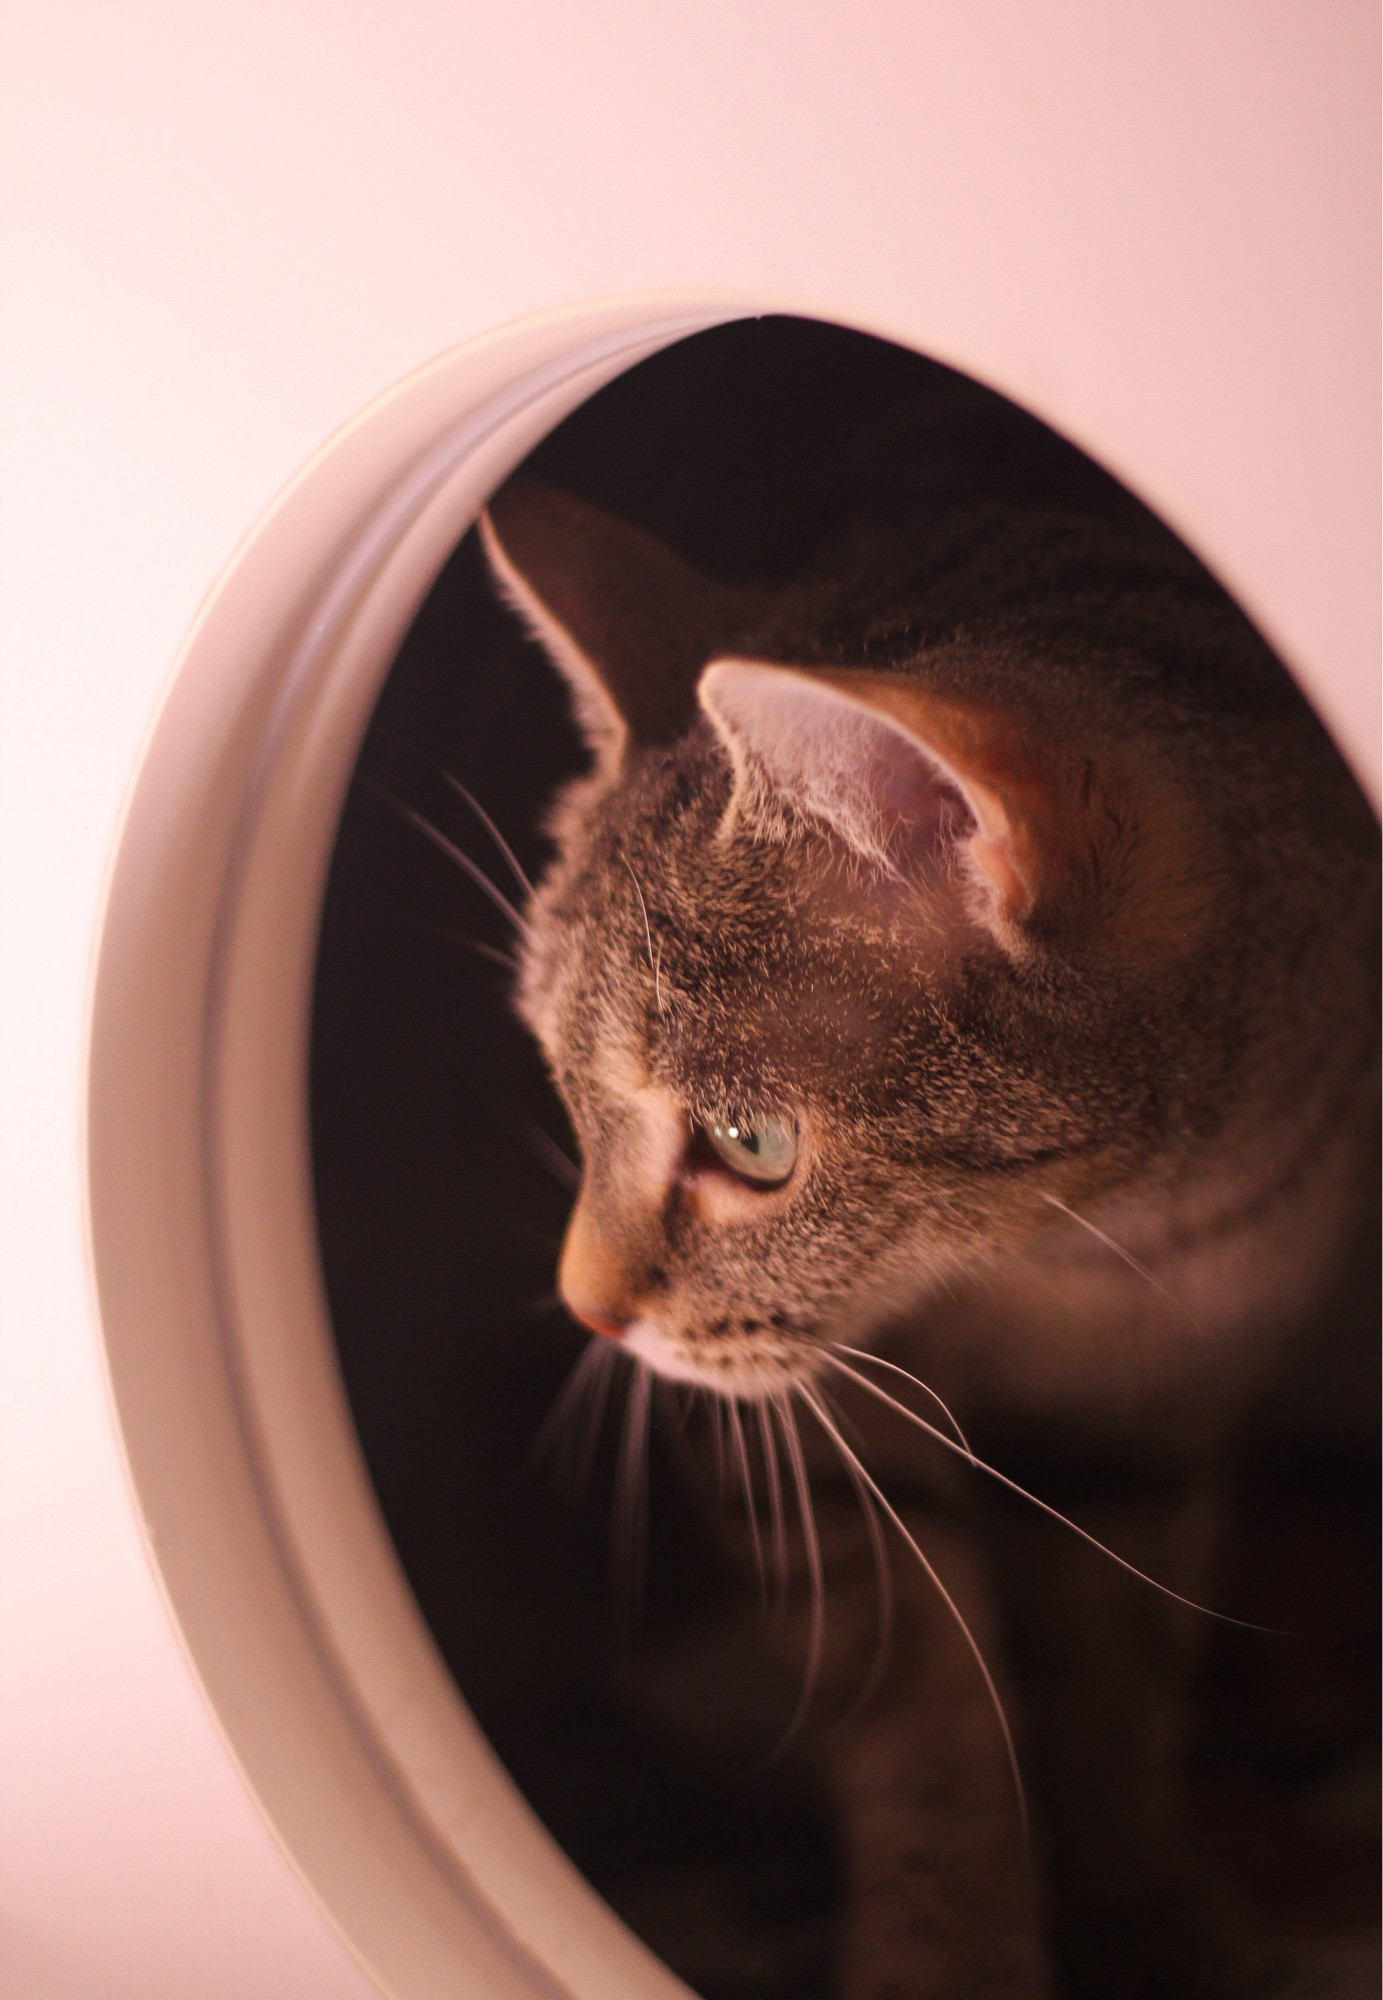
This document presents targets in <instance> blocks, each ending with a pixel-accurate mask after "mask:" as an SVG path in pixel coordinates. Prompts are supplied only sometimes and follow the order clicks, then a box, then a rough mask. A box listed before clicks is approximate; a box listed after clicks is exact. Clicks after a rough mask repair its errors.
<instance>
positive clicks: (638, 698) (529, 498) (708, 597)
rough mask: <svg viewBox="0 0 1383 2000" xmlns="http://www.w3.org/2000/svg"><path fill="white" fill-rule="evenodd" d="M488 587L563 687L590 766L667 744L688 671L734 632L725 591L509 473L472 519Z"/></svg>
mask: <svg viewBox="0 0 1383 2000" xmlns="http://www.w3.org/2000/svg"><path fill="white" fill-rule="evenodd" d="M480 535H481V540H482V542H483V544H484V548H485V553H486V556H487V557H488V559H489V563H490V568H491V571H492V573H493V575H494V577H495V579H496V581H497V583H498V584H499V587H500V590H501V591H502V592H503V594H504V597H505V598H506V599H507V601H508V603H509V604H510V605H511V606H512V607H513V609H514V610H515V611H517V613H518V614H519V616H520V617H521V618H522V619H523V621H524V623H525V624H526V625H527V627H528V629H529V631H530V632H531V633H532V634H533V636H534V637H535V638H536V639H538V640H539V641H541V643H542V644H543V646H544V647H546V649H547V652H548V654H549V656H550V658H551V659H552V661H553V663H554V665H555V666H556V667H557V668H558V670H559V672H560V673H561V674H562V675H563V677H564V678H565V679H566V681H567V683H568V686H569V687H570V688H571V691H572V696H573V700H574V704H575V708H576V716H577V721H578V722H579V723H580V725H581V728H582V730H583V731H584V733H585V735H586V738H587V741H588V742H589V743H590V745H591V747H592V749H593V750H594V751H595V753H596V756H597V758H598V759H599V761H600V763H601V765H602V766H603V767H604V768H606V769H608V770H614V769H615V768H617V767H618V765H619V764H620V762H621V760H622V758H623V756H624V753H625V750H626V748H627V747H628V746H630V745H634V746H639V747H642V746H645V745H652V744H660V743H673V742H675V741H676V740H677V739H678V737H680V736H683V735H685V734H686V732H687V730H688V729H689V728H690V727H691V724H692V723H693V721H694V720H695V717H696V697H695V683H696V674H697V670H698V668H700V667H701V666H702V665H703V663H704V662H705V661H706V660H707V659H708V658H709V657H710V655H711V654H712V653H713V652H714V651H715V650H716V649H717V645H723V644H724V642H725V639H726V636H727V634H728V633H729V632H730V631H731V630H733V629H734V625H735V622H736V621H735V615H734V614H735V605H736V596H735V593H734V592H732V591H728V590H725V589H722V588H721V587H720V586H719V585H717V584H714V583H712V582H711V581H710V580H709V579H708V578H706V577H703V576H701V575H699V574H698V573H697V572H696V571H695V570H694V569H692V568H691V566H690V565H689V564H687V563H684V562H683V561H682V560H681V559H680V557H678V556H675V555H674V554H673V553H672V551H671V550H670V549H666V548H664V547H663V546H662V544H661V543H660V542H657V541H655V540H654V538H653V537H652V536H651V535H648V534H646V533H645V532H644V531H643V530H642V529H641V528H635V527H631V526H630V524H629V523H628V522H626V521H619V520H616V519H615V517H614V516H613V515H611V514H607V513H605V512H604V510H603V509H602V508H599V507H594V506H592V505H591V504H590V503H589V502H588V501H585V500H578V499H577V498H575V496H574V495H572V494H569V493H563V492H561V491H560V490H559V489H558V488H557V487H555V486H548V485H546V484H545V483H544V482H543V481H541V480H538V479H532V478H529V477H526V476H520V477H519V478H516V479H511V480H510V481H509V483H508V485H507V486H503V487H501V488H500V490H499V492H498V493H497V494H495V496H494V498H493V499H492V500H491V501H490V504H489V506H488V507H487V509H486V510H485V512H484V513H483V514H482V515H481V517H480Z"/></svg>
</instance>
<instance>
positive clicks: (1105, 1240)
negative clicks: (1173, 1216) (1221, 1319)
mask: <svg viewBox="0 0 1383 2000" xmlns="http://www.w3.org/2000/svg"><path fill="white" fill-rule="evenodd" d="M1042 1199H1043V1201H1045V1202H1046V1203H1047V1204H1048V1206H1049V1207H1051V1208H1058V1209H1060V1210H1061V1213H1062V1214H1063V1215H1066V1216H1069V1217H1070V1219H1071V1221H1072V1222H1076V1223H1079V1224H1080V1226H1081V1228H1082V1229H1084V1230H1087V1231H1088V1232H1089V1233H1090V1235H1091V1236H1093V1237H1094V1239H1095V1241H1096V1242H1097V1243H1102V1244H1103V1245H1104V1247H1105V1249H1106V1250H1108V1251H1110V1252H1111V1253H1112V1254H1113V1255H1114V1256H1116V1257H1118V1258H1119V1259H1120V1261H1121V1262H1122V1263H1125V1264H1127V1265H1128V1267H1129V1269H1130V1271H1136V1272H1137V1273H1138V1275H1139V1277H1140V1278H1142V1279H1143V1280H1144V1281H1145V1282H1146V1283H1147V1284H1149V1285H1151V1286H1152V1288H1153V1290H1154V1291H1155V1292H1156V1293H1157V1295H1158V1297H1159V1298H1163V1299H1165V1300H1166V1301H1167V1303H1168V1305H1169V1306H1172V1307H1173V1308H1174V1309H1175V1310H1176V1311H1177V1312H1178V1313H1180V1315H1181V1317H1182V1318H1183V1319H1184V1320H1185V1321H1186V1324H1187V1325H1188V1326H1189V1327H1190V1328H1191V1329H1192V1330H1193V1331H1194V1332H1196V1333H1201V1334H1203V1333H1204V1332H1205V1328H1204V1327H1203V1326H1201V1325H1200V1323H1199V1321H1197V1320H1196V1319H1194V1318H1193V1317H1192V1315H1191V1314H1190V1313H1189V1312H1188V1311H1187V1310H1186V1307H1185V1306H1184V1305H1183V1304H1182V1302H1181V1300H1180V1299H1179V1298H1178V1297H1177V1295H1176V1293H1175V1292H1169V1291H1168V1290H1167V1287H1166V1286H1165V1285H1164V1284H1162V1283H1161V1281H1160V1280H1159V1279H1157V1278H1155V1277H1154V1276H1153V1274H1152V1272H1151V1271H1150V1270H1149V1269H1148V1267H1147V1265H1146V1264H1140V1263H1139V1261H1138V1259H1137V1258H1136V1257H1135V1256H1134V1254H1133V1252H1132V1251H1131V1250H1125V1248H1124V1246H1123V1244H1122V1243H1116V1242H1115V1241H1114V1238H1113V1237H1112V1236H1106V1235H1105V1232H1104V1231H1103V1229H1097V1228H1096V1227H1095V1225H1094V1223H1093V1222H1087V1221H1086V1219H1085V1217H1084V1216H1083V1215H1077V1213H1076V1211H1075V1209H1073V1208H1068V1207H1067V1205H1066V1203H1065V1202H1064V1201H1058V1199H1057V1197H1056V1196H1055V1195H1054V1194H1045V1193H1044V1195H1043V1197H1042Z"/></svg>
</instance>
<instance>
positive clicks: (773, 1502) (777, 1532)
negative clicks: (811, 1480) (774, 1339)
mask: <svg viewBox="0 0 1383 2000" xmlns="http://www.w3.org/2000/svg"><path fill="white" fill-rule="evenodd" d="M755 1407H756V1409H757V1411H758V1417H759V1442H760V1444H761V1445H762V1447H763V1455H764V1483H765V1484H766V1486H767V1487H768V1522H769V1536H770V1540H771V1546H772V1549H773V1573H774V1576H775V1578H776V1581H777V1589H778V1602H779V1605H780V1606H781V1605H783V1604H785V1603H786V1601H787V1594H788V1523H787V1514H786V1512H785V1510H784V1507H783V1475H782V1469H781V1467H780V1465H779V1463H778V1447H777V1444H776V1443H775V1442H774V1437H773V1419H772V1416H771V1414H770V1411H769V1407H768V1404H767V1402H766V1401H765V1400H764V1398H763V1397H760V1398H759V1401H758V1403H757V1404H756V1406H755Z"/></svg>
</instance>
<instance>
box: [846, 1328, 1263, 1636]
mask: <svg viewBox="0 0 1383 2000" xmlns="http://www.w3.org/2000/svg"><path fill="white" fill-rule="evenodd" d="M827 1359H828V1361H829V1363H830V1366H831V1367H832V1368H834V1369H836V1370H837V1371H838V1373H840V1374H841V1375H847V1376H848V1377H849V1378H850V1380H851V1381H852V1382H854V1383H855V1384H856V1385H857V1387H859V1388H861V1389H863V1390H865V1391H866V1393H867V1394H869V1395H871V1396H874V1397H875V1398H877V1400H878V1401H879V1402H881V1403H883V1404H885V1405H886V1407H887V1408H888V1409H890V1410H895V1411H896V1412H897V1414H898V1415H899V1416H900V1417H906V1419H907V1421H908V1422H909V1423H910V1424H915V1425H916V1426H917V1428H918V1430H920V1431H925V1432H926V1434H927V1436H928V1437H929V1438H932V1439H933V1440H934V1441H935V1442H936V1443H937V1444H939V1445H942V1446H943V1447H944V1448H945V1449H946V1450H947V1451H950V1452H954V1453H955V1454H956V1456H957V1457H958V1458H963V1459H964V1460H965V1462H966V1464H967V1465H970V1466H973V1467H974V1469H975V1471H976V1472H982V1473H984V1475H985V1477H986V1478H988V1479H995V1480H997V1481H998V1483H999V1484H1000V1486H1006V1487H1007V1488H1008V1490H1009V1492H1010V1493H1016V1494H1017V1496H1018V1498H1019V1499H1020V1500H1026V1501H1027V1502H1028V1504H1029V1506H1031V1507H1036V1508H1038V1509H1039V1510H1040V1512H1042V1513H1043V1514H1047V1515H1050V1517H1051V1519H1052V1520H1053V1521H1059V1522H1060V1523H1061V1526H1062V1527H1063V1528H1069V1529H1070V1531H1071V1533H1072V1534H1073V1535H1079V1536H1080V1539H1081V1540H1082V1541H1083V1542H1088V1543H1089V1544H1090V1547H1091V1548H1092V1549H1098V1551H1099V1553H1100V1554H1101V1555H1102V1556H1108V1558H1109V1560H1110V1561H1111V1562H1112V1563H1117V1564H1118V1566H1119V1568H1120V1569H1124V1570H1127V1571H1128V1573H1129V1575H1130V1576H1136V1577H1137V1578H1138V1581H1139V1582H1140V1583H1146V1584H1147V1585H1148V1586H1149V1588H1150V1589H1152V1590H1156V1591H1158V1592H1160V1594H1161V1595H1162V1596H1163V1597H1169V1598H1171V1600H1172V1602H1173V1603H1174V1604H1181V1605H1184V1606H1185V1607H1186V1609H1187V1610H1188V1611H1196V1612H1199V1613H1200V1615H1201V1616H1202V1617H1203V1618H1213V1619H1215V1620H1216V1621H1217V1622H1218V1623H1219V1624H1221V1625H1237V1626H1238V1627H1239V1628H1240V1630H1241V1631H1245V1632H1263V1633H1268V1634H1271V1635H1272V1636H1273V1637H1275V1638H1285V1637H1286V1636H1288V1635H1287V1634H1285V1633H1282V1632H1279V1631H1277V1630H1276V1629H1275V1628H1274V1627H1273V1626H1271V1625H1255V1624H1253V1623H1251V1621H1250V1620H1248V1619H1247V1618H1233V1617H1231V1616H1230V1614H1229V1613H1228V1612H1227V1611H1212V1610H1211V1608H1210V1606H1209V1605H1208V1604H1197V1602H1196V1600H1195V1599H1194V1598H1193V1597H1183V1596H1182V1594H1181V1592H1180V1591H1179V1590H1173V1589H1172V1587H1171V1585H1170V1584H1166V1583H1159V1582H1158V1580H1157V1578H1156V1577H1155V1576H1149V1575H1148V1574H1147V1572H1146V1571H1145V1570H1141V1569H1139V1568H1138V1567H1137V1566H1136V1565H1135V1564H1133V1563H1131V1562H1129V1561H1127V1560H1126V1559H1125V1557H1123V1556H1121V1555H1118V1554H1116V1553H1115V1551H1114V1550H1113V1549H1111V1548H1107V1547H1106V1546H1105V1544H1104V1543H1103V1542H1102V1541H1100V1540H1098V1539H1097V1537H1096V1536H1094V1535H1092V1534H1091V1533H1090V1532H1089V1531H1088V1529H1085V1528H1082V1527H1081V1526H1080V1524H1079V1523H1078V1522H1076V1521H1073V1520H1071V1519H1070V1518H1069V1516H1068V1515H1066V1514H1063V1513H1061V1512H1060V1510H1059V1509H1058V1508H1056V1507H1053V1506H1051V1505H1050V1503H1049V1502H1048V1501H1046V1500H1040V1499H1039V1498H1038V1496H1037V1495H1036V1494H1035V1493H1029V1491H1028V1489H1027V1488H1026V1486H1020V1485H1019V1484H1018V1482H1017V1480H1016V1479H1010V1478H1009V1476H1008V1474H1007V1473H1006V1472H1000V1471H999V1469H998V1467H997V1466H994V1465H990V1464H989V1463H988V1462H987V1461H986V1460H985V1459H982V1458H977V1457H976V1456H975V1454H974V1452H973V1451H972V1450H971V1449H970V1447H969V1445H968V1444H966V1445H958V1444H957V1443H956V1442H955V1440H954V1438H949V1437H947V1435H946V1433H945V1431H939V1430H938V1429H937V1428H936V1426H935V1424H929V1423H928V1422H927V1419H926V1418H925V1417H919V1416H918V1414H917V1412H916V1410H910V1409H909V1408H908V1406H907V1404H906V1403H900V1402H899V1401H898V1399H897V1397H896V1396H890V1395H889V1393H888V1391H887V1389H881V1388H880V1387H879V1385H878V1383H877V1382H871V1381H870V1380H869V1378H868V1377H867V1376H865V1375H861V1374H859V1373H858V1372H857V1371H856V1370H855V1369H853V1368H849V1367H847V1366H846V1364H845V1363H844V1362H843V1361H837V1360H836V1359H835V1358H834V1357H833V1356H828V1357H827ZM898 1372H899V1373H900V1374H901V1373H902V1372H903V1371H902V1370H899V1371H898ZM909 1379H911V1378H909Z"/></svg>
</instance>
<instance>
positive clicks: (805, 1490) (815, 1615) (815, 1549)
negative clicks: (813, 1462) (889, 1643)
mask: <svg viewBox="0 0 1383 2000" xmlns="http://www.w3.org/2000/svg"><path fill="white" fill-rule="evenodd" d="M773 1407H774V1409H775V1410H776V1411H777V1413H778V1422H779V1424H780V1426H781V1428H782V1432H783V1448H784V1450H785V1451H786V1453H787V1459H788V1466H789V1469H790V1470H791V1473H792V1483H793V1486H794V1488H795V1489H796V1494H797V1512H798V1515H799V1517H800V1519H801V1522H802V1540H803V1543H804V1545H805V1548H806V1555H807V1576H808V1579H809V1581H810V1585H811V1606H810V1613H809V1623H808V1626H807V1659H806V1665H805V1667H804V1669H803V1673H802V1691H801V1693H800V1694H799V1695H798V1697H797V1706H796V1708H795V1709H794V1710H793V1712H792V1719H791V1720H790V1722H789V1723H788V1726H787V1730H786V1733H785V1734H784V1737H783V1744H784V1745H785V1744H788V1743H790V1742H791V1741H792V1739H793V1737H794V1736H795V1735H796V1734H797V1732H798V1730H799V1729H800V1728H801V1727H802V1724H803V1722H805V1720H806V1717H807V1711H808V1709H809V1708H810V1707H811V1704H812V1696H813V1695H814V1694H815V1693H816V1683H817V1679H818V1676H819V1675H820V1672H821V1648H822V1641H823V1638H824V1636H825V1630H826V1580H825V1576H824V1574H823V1572H822V1566H821V1543H820V1541H819V1540H818V1539H817V1533H816V1514H815V1511H814V1509H813V1507H812V1489H811V1483H810V1481H809V1480H808V1478H807V1465H806V1460H805V1459H804V1458H803V1456H802V1440H801V1439H800V1438H799V1437H798V1435H797V1414H796V1412H795V1411H794V1409H793V1408H792V1405H791V1404H790V1403H789V1402H788V1399H787V1395H786V1394H780V1395H777V1396H775V1397H774V1398H773ZM779 1747H780V1748H782V1747H783V1746H782V1745H780V1746H779Z"/></svg>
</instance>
